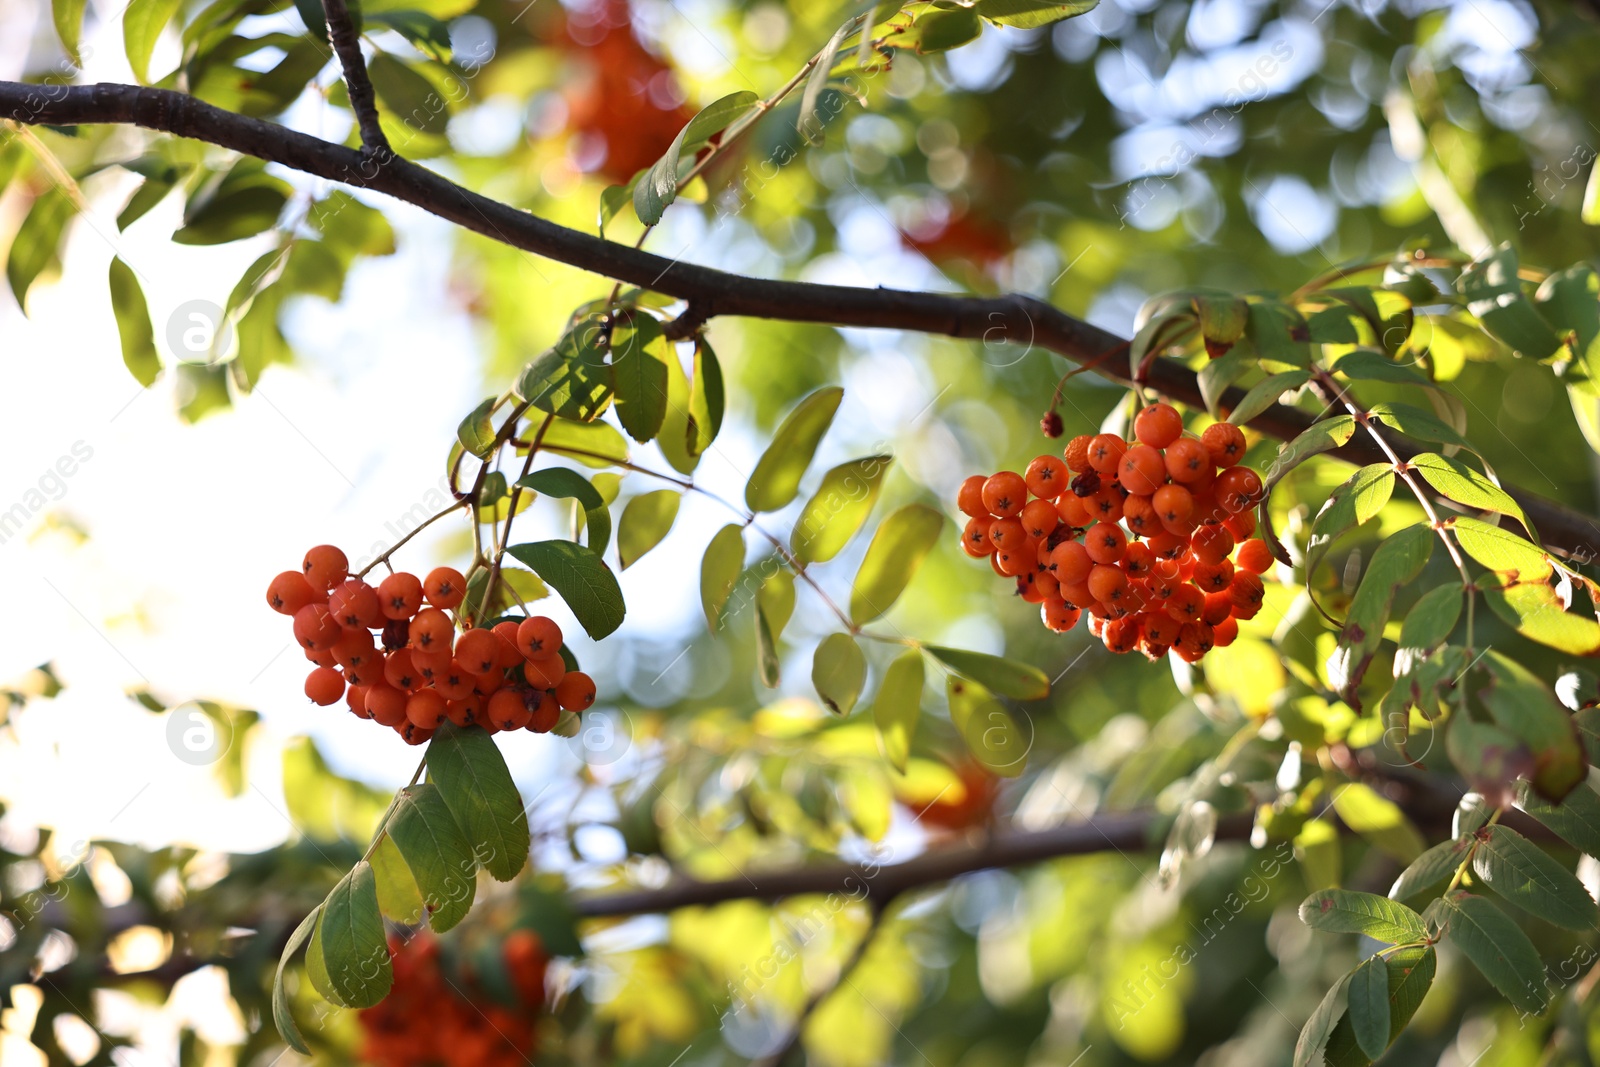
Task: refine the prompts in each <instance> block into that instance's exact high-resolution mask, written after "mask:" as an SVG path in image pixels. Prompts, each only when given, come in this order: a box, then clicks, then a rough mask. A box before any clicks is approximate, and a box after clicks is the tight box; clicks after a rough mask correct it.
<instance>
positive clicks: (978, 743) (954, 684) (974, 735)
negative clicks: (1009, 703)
mask: <svg viewBox="0 0 1600 1067" xmlns="http://www.w3.org/2000/svg"><path fill="white" fill-rule="evenodd" d="M945 698H946V700H947V701H948V702H949V705H950V721H951V722H953V723H954V724H955V727H956V730H957V731H958V732H959V733H960V734H961V739H962V740H963V741H965V742H966V743H967V751H969V752H971V753H972V756H973V758H974V759H976V760H977V761H978V762H979V763H980V764H982V765H983V766H984V767H985V768H986V769H987V770H989V771H991V772H992V773H994V774H998V775H1000V776H1001V777H1004V778H1015V777H1017V776H1018V775H1020V774H1021V773H1022V771H1023V768H1024V767H1025V766H1027V762H1028V748H1029V746H1030V744H1031V741H1032V739H1031V738H1029V737H1026V736H1024V734H1023V733H1022V731H1021V729H1019V728H1018V726H1017V723H1016V720H1015V719H1013V718H1012V717H1011V713H1010V712H1008V711H1006V709H1005V707H1004V706H1003V705H1002V704H1001V703H1000V702H999V701H998V700H996V699H995V698H994V694H993V693H991V692H989V690H988V689H986V688H985V687H984V686H982V685H980V684H979V683H977V682H974V681H970V680H967V679H963V678H958V677H956V676H955V675H950V676H949V677H947V678H946V679H945Z"/></svg>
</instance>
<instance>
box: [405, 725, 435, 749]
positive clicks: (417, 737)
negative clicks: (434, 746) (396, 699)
mask: <svg viewBox="0 0 1600 1067" xmlns="http://www.w3.org/2000/svg"><path fill="white" fill-rule="evenodd" d="M396 732H397V733H399V735H400V736H401V738H402V739H404V741H405V743H406V744H408V745H413V746H415V745H425V744H427V743H428V742H429V741H430V740H432V738H433V731H432V730H430V729H424V728H423V727H421V726H418V725H417V724H416V723H414V722H408V723H405V724H404V725H402V726H401V727H400V728H399V729H398V730H397V731H396Z"/></svg>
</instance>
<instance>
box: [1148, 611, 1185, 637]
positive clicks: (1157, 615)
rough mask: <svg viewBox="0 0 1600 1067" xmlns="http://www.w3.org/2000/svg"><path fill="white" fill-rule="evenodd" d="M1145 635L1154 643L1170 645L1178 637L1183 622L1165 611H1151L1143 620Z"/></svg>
mask: <svg viewBox="0 0 1600 1067" xmlns="http://www.w3.org/2000/svg"><path fill="white" fill-rule="evenodd" d="M1142 625H1143V628H1144V637H1145V640H1146V641H1148V642H1149V643H1150V644H1152V645H1170V644H1172V642H1174V641H1176V640H1177V639H1178V628H1179V626H1181V625H1182V624H1181V623H1179V622H1178V620H1176V619H1174V618H1173V617H1172V616H1170V615H1168V614H1166V613H1165V612H1151V613H1150V614H1148V615H1146V616H1144V618H1143V620H1142Z"/></svg>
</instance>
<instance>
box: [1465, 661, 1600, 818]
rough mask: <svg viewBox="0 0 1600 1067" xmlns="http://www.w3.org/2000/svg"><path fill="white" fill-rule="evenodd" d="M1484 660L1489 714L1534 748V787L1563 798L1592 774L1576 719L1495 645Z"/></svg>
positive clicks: (1483, 695) (1484, 697) (1484, 698)
mask: <svg viewBox="0 0 1600 1067" xmlns="http://www.w3.org/2000/svg"><path fill="white" fill-rule="evenodd" d="M1481 662H1482V664H1483V665H1484V666H1485V667H1487V668H1488V670H1489V673H1490V674H1491V675H1492V676H1493V680H1492V682H1491V684H1490V685H1488V686H1487V687H1486V688H1484V689H1483V690H1482V691H1481V692H1480V693H1479V697H1480V698H1481V699H1482V701H1483V703H1484V706H1485V707H1487V708H1488V709H1489V715H1490V716H1491V717H1492V718H1493V719H1494V722H1495V725H1497V726H1499V727H1500V728H1501V729H1503V730H1505V731H1507V732H1508V733H1510V734H1511V735H1512V736H1513V737H1515V738H1517V739H1518V740H1519V741H1521V742H1523V743H1524V744H1526V745H1527V746H1528V750H1529V751H1530V752H1531V753H1532V754H1533V761H1534V770H1533V773H1532V774H1531V775H1529V777H1530V778H1531V779H1532V781H1533V787H1534V788H1535V789H1537V790H1538V791H1539V794H1540V795H1541V796H1543V797H1545V798H1546V799H1547V800H1560V799H1561V798H1562V797H1564V796H1566V795H1567V794H1568V793H1570V792H1572V790H1574V789H1576V788H1577V787H1578V786H1579V785H1580V784H1582V783H1583V781H1584V779H1585V778H1586V777H1587V776H1588V770H1589V761H1588V758H1587V757H1586V756H1585V755H1584V750H1583V741H1582V740H1581V739H1580V737H1579V735H1578V727H1577V724H1576V723H1574V722H1573V720H1572V716H1571V715H1568V714H1567V712H1566V709H1565V708H1563V707H1562V706H1561V705H1560V704H1559V703H1558V702H1557V701H1556V697H1555V694H1554V693H1552V692H1551V691H1550V688H1549V687H1548V686H1546V685H1545V684H1544V682H1543V681H1541V680H1540V679H1539V678H1538V677H1537V676H1536V675H1534V674H1533V673H1532V672H1530V671H1529V670H1527V668H1525V667H1523V666H1521V665H1520V664H1518V663H1516V662H1515V661H1513V660H1511V659H1508V658H1507V657H1505V656H1503V655H1501V654H1500V653H1499V652H1495V651H1492V650H1490V651H1488V653H1487V654H1486V655H1485V656H1484V657H1483V658H1482V660H1481Z"/></svg>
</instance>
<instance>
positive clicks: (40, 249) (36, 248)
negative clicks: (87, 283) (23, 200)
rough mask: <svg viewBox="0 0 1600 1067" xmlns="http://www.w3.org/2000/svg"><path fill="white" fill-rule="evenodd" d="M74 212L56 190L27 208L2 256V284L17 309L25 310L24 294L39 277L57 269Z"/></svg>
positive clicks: (64, 197)
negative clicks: (12, 297) (7, 284)
mask: <svg viewBox="0 0 1600 1067" xmlns="http://www.w3.org/2000/svg"><path fill="white" fill-rule="evenodd" d="M76 211H77V208H75V207H74V206H73V203H72V200H71V198H70V197H68V196H67V194H66V193H64V192H62V191H61V188H60V187H59V186H51V187H50V189H49V190H47V191H45V192H43V193H40V194H39V196H38V197H37V198H35V199H34V201H33V204H32V205H31V206H30V207H29V208H28V215H27V217H26V218H25V219H23V220H22V225H21V226H20V227H19V228H18V229H17V235H16V236H15V237H13V238H12V239H11V249H10V251H9V252H8V253H7V254H6V281H8V282H9V283H10V284H11V292H12V295H14V296H15V297H16V298H17V306H18V307H20V308H23V309H26V308H27V306H28V290H29V289H31V288H32V287H33V283H34V281H35V280H37V279H38V277H39V275H41V274H43V273H44V272H45V271H46V270H47V269H49V268H51V267H59V266H60V265H61V254H60V247H61V242H62V235H63V234H64V233H65V232H66V228H67V223H68V222H70V221H71V220H72V216H73V214H74V213H75V212H76Z"/></svg>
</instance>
